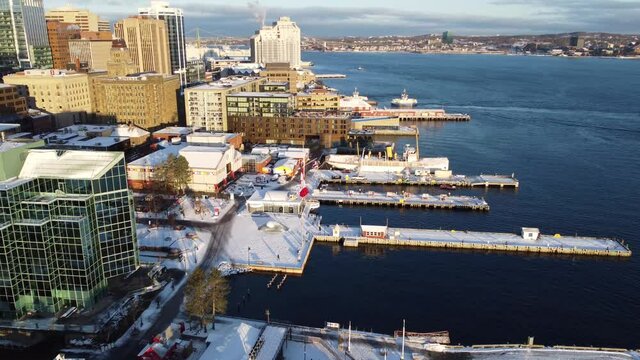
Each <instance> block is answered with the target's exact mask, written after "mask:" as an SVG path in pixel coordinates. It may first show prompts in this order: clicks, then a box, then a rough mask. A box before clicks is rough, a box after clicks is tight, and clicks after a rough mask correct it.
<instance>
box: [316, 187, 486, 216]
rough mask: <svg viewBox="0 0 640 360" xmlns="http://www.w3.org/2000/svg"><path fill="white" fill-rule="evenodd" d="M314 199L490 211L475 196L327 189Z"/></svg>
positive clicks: (319, 191) (357, 203) (377, 204)
mask: <svg viewBox="0 0 640 360" xmlns="http://www.w3.org/2000/svg"><path fill="white" fill-rule="evenodd" d="M313 198H314V199H316V200H318V201H319V202H320V203H327V204H338V205H342V204H344V205H360V206H394V207H409V208H423V209H449V210H478V211H488V210H489V204H487V202H486V201H485V200H484V199H480V198H477V197H473V196H450V195H446V194H442V195H429V194H422V195H413V194H409V193H401V194H397V193H386V194H384V193H378V192H373V191H367V192H357V191H351V190H349V191H331V190H326V189H321V190H316V191H314V192H313Z"/></svg>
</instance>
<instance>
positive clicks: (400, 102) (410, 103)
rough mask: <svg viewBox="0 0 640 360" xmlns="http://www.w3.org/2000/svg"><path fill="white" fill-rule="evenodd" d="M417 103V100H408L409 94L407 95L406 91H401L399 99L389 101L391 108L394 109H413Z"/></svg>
mask: <svg viewBox="0 0 640 360" xmlns="http://www.w3.org/2000/svg"><path fill="white" fill-rule="evenodd" d="M417 103H418V100H416V99H411V98H409V94H407V89H404V91H402V95H400V97H399V98H395V99H393V100H391V106H395V107H404V108H406V107H414V106H416V104H417Z"/></svg>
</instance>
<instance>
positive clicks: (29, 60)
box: [0, 0, 53, 69]
mask: <svg viewBox="0 0 640 360" xmlns="http://www.w3.org/2000/svg"><path fill="white" fill-rule="evenodd" d="M52 65H53V58H52V55H51V48H50V47H49V38H48V37H47V23H46V20H45V17H44V8H43V6H42V0H0V67H3V68H41V69H47V68H51V66H52Z"/></svg>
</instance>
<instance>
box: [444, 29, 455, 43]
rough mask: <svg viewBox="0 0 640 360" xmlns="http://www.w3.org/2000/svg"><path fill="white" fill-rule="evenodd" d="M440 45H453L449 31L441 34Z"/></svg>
mask: <svg viewBox="0 0 640 360" xmlns="http://www.w3.org/2000/svg"><path fill="white" fill-rule="evenodd" d="M442 43H443V44H447V45H451V44H453V34H452V33H451V32H449V31H445V32H443V33H442Z"/></svg>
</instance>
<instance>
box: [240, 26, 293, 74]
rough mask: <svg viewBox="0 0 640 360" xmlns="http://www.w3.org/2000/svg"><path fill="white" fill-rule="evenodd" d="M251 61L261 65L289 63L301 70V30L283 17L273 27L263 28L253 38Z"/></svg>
mask: <svg viewBox="0 0 640 360" xmlns="http://www.w3.org/2000/svg"><path fill="white" fill-rule="evenodd" d="M251 61H253V62H254V63H259V64H268V63H289V65H290V66H291V67H293V68H299V67H300V64H301V56H300V28H299V27H298V25H296V23H295V22H293V21H291V19H290V18H288V17H286V16H283V17H281V18H280V19H278V21H276V22H274V23H273V24H272V25H271V26H263V27H262V29H260V30H258V31H256V33H255V35H253V36H252V37H251Z"/></svg>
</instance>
